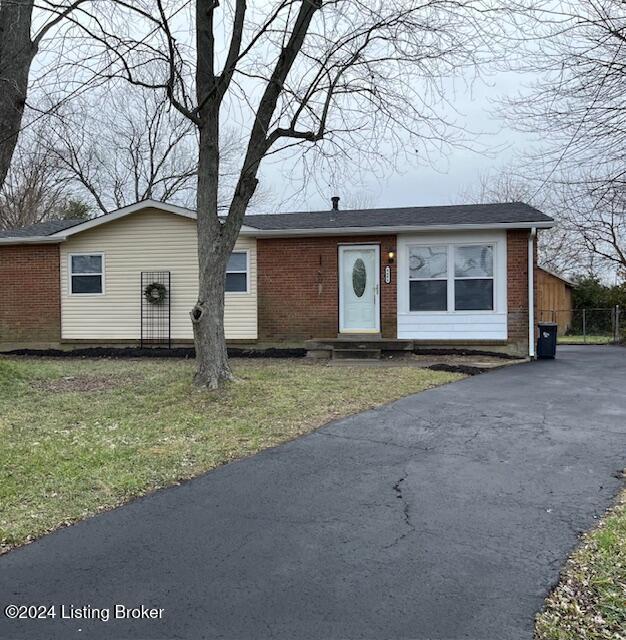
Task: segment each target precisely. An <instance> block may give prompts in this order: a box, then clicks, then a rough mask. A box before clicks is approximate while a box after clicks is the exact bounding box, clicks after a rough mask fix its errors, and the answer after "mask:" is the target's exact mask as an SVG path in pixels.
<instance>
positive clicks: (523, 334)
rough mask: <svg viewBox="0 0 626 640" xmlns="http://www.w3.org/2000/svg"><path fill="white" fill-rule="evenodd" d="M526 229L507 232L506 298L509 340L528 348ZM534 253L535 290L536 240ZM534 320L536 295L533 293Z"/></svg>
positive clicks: (527, 232)
mask: <svg viewBox="0 0 626 640" xmlns="http://www.w3.org/2000/svg"><path fill="white" fill-rule="evenodd" d="M529 233H530V232H529V231H527V230H515V231H508V232H507V263H508V264H507V273H508V279H507V299H508V307H509V309H508V325H509V342H510V343H516V344H519V345H520V347H522V348H523V349H524V350H526V349H527V348H528V234H529ZM534 253H535V292H536V290H537V287H536V283H537V268H536V266H537V242H536V241H535V245H534ZM534 306H535V322H536V320H537V314H536V307H537V305H536V295H535V301H534Z"/></svg>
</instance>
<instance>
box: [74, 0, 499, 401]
mask: <svg viewBox="0 0 626 640" xmlns="http://www.w3.org/2000/svg"><path fill="white" fill-rule="evenodd" d="M502 4H504V5H505V4H506V3H502ZM186 6H187V4H186V3H185V2H181V3H175V2H172V3H167V4H166V3H164V2H163V1H162V0H143V1H142V2H139V3H132V5H131V4H130V3H125V2H117V7H118V12H119V13H118V17H117V22H116V23H115V25H114V27H111V28H104V27H103V25H102V23H101V22H100V23H98V24H97V25H96V24H91V23H89V24H83V25H82V26H83V28H84V30H85V32H86V33H88V34H89V35H90V36H91V38H92V39H93V40H94V41H96V42H98V43H99V45H100V46H101V47H102V51H103V55H105V56H106V57H107V62H108V63H110V66H108V67H107V71H106V73H101V74H100V77H101V78H103V79H109V80H110V79H114V78H124V79H125V80H127V81H128V82H129V83H131V84H133V85H135V86H140V87H143V88H151V89H154V90H157V91H162V92H164V93H165V95H167V97H168V99H169V101H170V103H171V104H172V106H173V107H175V108H176V109H177V110H178V111H179V112H180V113H181V114H182V115H183V116H185V117H186V118H187V119H188V120H189V121H190V122H191V123H193V125H194V127H195V128H196V130H197V136H198V188H197V198H196V204H197V207H196V208H197V213H198V219H197V228H198V255H199V295H198V301H197V303H196V305H195V306H194V308H193V309H192V311H191V319H192V323H193V328H194V338H195V345H196V361H197V372H196V375H195V382H196V384H198V385H201V386H206V387H209V388H217V387H219V386H220V385H221V384H222V383H224V382H225V381H228V380H230V379H232V374H231V371H230V368H229V365H228V360H227V354H226V343H225V339H224V326H223V316H224V279H225V271H226V264H227V261H228V258H229V255H230V253H231V251H232V248H233V246H234V243H235V240H236V238H237V236H238V234H239V230H240V228H241V225H242V222H243V219H244V215H245V213H246V211H247V209H248V206H249V203H250V201H251V199H252V197H253V195H254V193H255V192H256V190H257V186H258V181H259V167H260V165H261V161H262V160H263V159H264V158H266V157H268V156H271V155H274V154H278V153H282V152H285V151H286V150H289V149H292V148H294V147H296V146H300V145H304V150H303V153H305V154H307V153H308V154H311V153H313V154H316V155H318V157H323V158H324V159H325V160H328V158H335V159H336V160H337V161H341V162H346V163H355V164H357V163H362V161H363V160H364V159H365V158H367V157H371V156H375V157H376V158H379V159H380V158H385V157H387V158H391V162H403V161H404V160H405V156H406V155H409V156H411V157H413V156H414V152H415V149H416V148H423V149H426V150H428V149H431V150H432V149H436V150H437V151H441V150H442V149H446V148H448V147H449V145H450V144H451V143H454V142H455V141H456V139H457V138H458V134H459V132H458V131H455V130H454V129H453V127H451V126H450V123H448V122H446V121H445V120H444V119H443V117H442V116H441V113H442V110H441V109H440V108H439V107H440V105H441V103H443V102H445V97H446V87H445V83H446V82H447V81H448V80H449V79H450V78H451V77H452V76H454V74H455V73H456V72H458V71H460V70H461V69H463V68H465V67H466V66H472V67H473V68H474V67H475V65H476V64H477V63H478V62H480V60H482V59H484V58H485V57H486V56H488V55H491V53H492V52H491V48H492V47H493V45H494V43H495V42H496V41H497V39H498V38H499V37H501V35H502V25H501V24H497V25H496V24H495V19H496V17H497V16H500V15H502V14H498V13H497V11H496V10H497V9H498V8H499V6H500V3H499V2H496V1H495V0H491V1H489V0H464V1H461V0H421V1H419V2H417V1H415V0H374V1H371V0H370V1H368V2H364V1H362V0H328V1H326V0H280V1H278V0H277V1H274V2H271V3H265V4H263V5H249V4H248V2H246V0H233V1H232V2H224V3H217V2H214V1H213V0H196V2H195V12H194V14H193V17H192V16H188V18H189V21H191V20H193V21H194V22H193V28H192V29H191V38H190V39H186V34H189V33H190V30H189V23H188V21H187V20H186V15H185V9H186ZM129 12H130V13H132V14H133V17H132V19H130V18H129V17H128V13H129ZM140 26H141V27H142V28H143V31H142V30H141V29H140ZM155 64H157V65H160V69H161V74H160V79H159V81H157V82H155V81H153V80H151V79H150V78H146V77H145V76H144V75H143V73H142V72H143V70H144V69H145V68H146V67H147V66H149V65H155ZM235 121H236V122H237V124H238V126H240V127H241V129H242V131H244V132H245V133H244V134H243V138H242V139H243V141H244V144H243V145H242V147H241V152H240V157H239V163H238V171H237V176H236V179H235V181H234V187H233V189H232V191H231V193H230V196H229V200H228V208H227V210H226V212H225V214H226V215H225V216H223V217H220V215H219V213H220V208H219V198H220V163H221V148H220V147H221V139H222V138H221V136H220V131H221V129H222V125H223V123H224V122H227V123H229V124H230V125H232V124H233V122H235ZM383 145H384V146H383Z"/></svg>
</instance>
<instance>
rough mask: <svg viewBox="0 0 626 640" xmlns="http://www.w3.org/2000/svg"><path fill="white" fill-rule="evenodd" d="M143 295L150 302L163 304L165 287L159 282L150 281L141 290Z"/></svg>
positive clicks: (165, 293) (165, 294)
mask: <svg viewBox="0 0 626 640" xmlns="http://www.w3.org/2000/svg"><path fill="white" fill-rule="evenodd" d="M143 297H144V298H145V299H146V301H147V302H148V303H150V304H163V302H164V301H165V298H166V297H167V287H166V286H165V285H164V284H162V283H161V282H151V283H150V284H149V285H146V287H145V289H144V290H143Z"/></svg>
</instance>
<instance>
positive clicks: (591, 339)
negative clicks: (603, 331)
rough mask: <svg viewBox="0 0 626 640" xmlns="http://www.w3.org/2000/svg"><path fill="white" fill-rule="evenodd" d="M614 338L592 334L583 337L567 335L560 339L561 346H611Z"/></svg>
mask: <svg viewBox="0 0 626 640" xmlns="http://www.w3.org/2000/svg"><path fill="white" fill-rule="evenodd" d="M613 340H614V338H613V337H612V336H606V335H597V334H591V335H587V336H583V335H571V336H568V335H565V336H559V337H558V343H559V344H611V342H613Z"/></svg>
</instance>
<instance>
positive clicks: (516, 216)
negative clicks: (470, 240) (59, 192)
mask: <svg viewBox="0 0 626 640" xmlns="http://www.w3.org/2000/svg"><path fill="white" fill-rule="evenodd" d="M147 206H150V205H147ZM102 217H106V216H102ZM81 222H84V220H48V221H47V222H40V223H38V224H31V225H30V226H28V227H22V228H21V229H15V230H12V231H0V238H28V237H31V236H49V235H52V234H53V233H57V232H58V231H63V230H65V229H69V228H70V227H74V226H76V225H77V224H80V223H81ZM533 222H537V223H539V222H552V218H550V217H549V216H546V215H545V214H543V213H541V211H538V210H537V209H535V208H534V207H531V206H530V205H527V204H524V203H522V202H505V203H502V204H463V205H450V206H437V207H401V208H386V209H340V210H339V211H334V210H330V209H329V210H327V211H308V212H295V213H272V214H261V215H249V216H246V218H245V221H244V224H245V225H246V226H248V227H254V228H255V229H259V230H260V231H292V230H296V229H298V230H299V229H303V230H311V231H314V230H315V229H340V228H342V227H352V228H359V227H360V228H366V227H429V226H432V227H437V226H453V225H486V226H488V225H498V224H512V225H514V224H516V223H533Z"/></svg>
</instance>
